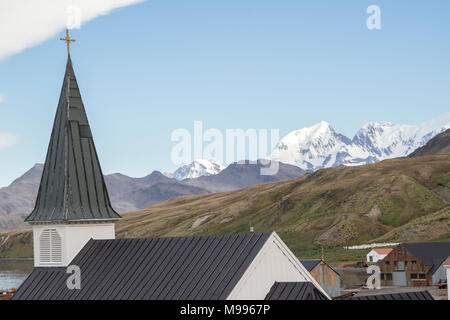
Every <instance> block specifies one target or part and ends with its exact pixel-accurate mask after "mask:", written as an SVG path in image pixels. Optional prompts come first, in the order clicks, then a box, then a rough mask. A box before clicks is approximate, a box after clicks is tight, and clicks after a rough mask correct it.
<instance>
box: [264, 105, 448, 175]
mask: <svg viewBox="0 0 450 320" xmlns="http://www.w3.org/2000/svg"><path fill="white" fill-rule="evenodd" d="M448 128H450V113H446V114H444V115H442V116H441V117H438V118H436V119H432V120H430V121H426V122H423V123H421V124H419V125H415V126H413V125H398V124H393V123H391V122H369V123H367V124H365V125H364V126H363V127H362V128H361V129H359V130H358V131H357V133H356V134H355V136H354V137H353V139H349V138H347V137H346V136H344V135H342V134H340V133H337V132H336V131H335V130H334V129H333V127H332V126H331V125H330V124H329V123H328V122H325V121H322V122H320V123H318V124H316V125H313V126H311V127H305V128H302V129H299V130H295V131H292V132H290V133H289V134H287V135H286V136H285V137H283V138H282V139H281V140H280V141H279V142H278V144H277V145H276V147H275V148H274V150H273V151H272V153H271V159H273V160H279V161H281V162H284V163H288V164H293V165H296V166H299V167H300V168H302V169H304V170H309V171H314V170H317V169H321V168H329V167H335V166H355V165H362V164H370V163H375V162H378V161H382V160H386V159H390V158H397V157H404V156H407V155H408V154H409V153H411V152H413V151H414V150H415V149H417V148H419V147H422V146H423V145H425V144H426V143H427V142H428V141H429V140H430V139H431V138H432V137H434V136H435V135H437V134H439V133H441V132H443V131H445V130H446V129H448Z"/></svg>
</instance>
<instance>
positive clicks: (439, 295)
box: [342, 287, 447, 300]
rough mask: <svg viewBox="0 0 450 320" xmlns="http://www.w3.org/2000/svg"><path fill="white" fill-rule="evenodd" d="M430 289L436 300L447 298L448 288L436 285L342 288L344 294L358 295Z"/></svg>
mask: <svg viewBox="0 0 450 320" xmlns="http://www.w3.org/2000/svg"><path fill="white" fill-rule="evenodd" d="M425 290H428V291H429V292H430V293H431V295H432V296H433V298H434V299H435V300H447V289H441V290H440V289H437V288H436V287H383V288H381V289H379V290H369V289H364V288H360V289H352V290H342V294H345V293H349V292H357V294H356V296H371V295H376V294H389V293H400V292H417V291H425Z"/></svg>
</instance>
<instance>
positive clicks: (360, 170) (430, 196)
mask: <svg viewBox="0 0 450 320" xmlns="http://www.w3.org/2000/svg"><path fill="white" fill-rule="evenodd" d="M449 181H450V155H438V156H427V157H418V158H411V159H409V158H401V159H392V160H386V161H383V162H380V163H376V164H372V165H366V166H361V167H339V168H330V169H323V170H319V171H317V172H315V173H311V174H307V175H305V176H303V177H301V178H298V179H295V180H289V181H283V182H276V183H268V184H263V185H257V186H252V187H249V188H246V189H242V190H238V191H231V192H223V193H214V194H208V195H202V196H187V197H181V198H177V199H173V200H169V201H166V202H163V203H159V204H156V205H153V206H151V207H149V208H147V209H144V210H140V211H136V212H130V213H125V214H123V219H122V220H121V221H120V222H118V223H117V226H116V230H117V234H118V236H119V237H128V238H130V237H156V236H179V235H194V234H195V235H200V234H201V235H204V234H216V233H222V234H223V233H236V232H248V230H249V227H250V225H252V226H253V227H254V229H255V231H258V232H259V231H272V230H275V231H277V232H278V233H279V234H280V236H281V237H282V238H283V240H284V241H286V242H287V244H288V246H289V247H290V248H291V249H293V250H294V252H295V253H296V254H297V255H299V256H302V257H309V256H311V255H313V254H312V252H316V251H314V250H316V249H317V247H318V245H319V244H323V245H324V246H326V248H330V250H334V251H336V250H335V249H332V248H337V247H338V246H342V245H347V244H356V243H365V242H368V241H372V240H374V239H379V240H401V241H414V240H419V239H420V240H421V241H422V240H433V239H440V240H444V239H450V233H449V216H450V209H449V202H450V201H449V200H450V192H449V191H450V188H449V187H450V184H449ZM414 230H417V232H415V231H414ZM0 236H1V235H0ZM334 251H333V252H334ZM0 255H1V248H0ZM314 255H316V254H315V253H314ZM336 260H339V258H338V257H336Z"/></svg>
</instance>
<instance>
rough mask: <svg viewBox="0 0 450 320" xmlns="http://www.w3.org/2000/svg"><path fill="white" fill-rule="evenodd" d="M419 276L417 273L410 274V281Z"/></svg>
mask: <svg viewBox="0 0 450 320" xmlns="http://www.w3.org/2000/svg"><path fill="white" fill-rule="evenodd" d="M418 278H419V276H418V275H417V273H411V279H418Z"/></svg>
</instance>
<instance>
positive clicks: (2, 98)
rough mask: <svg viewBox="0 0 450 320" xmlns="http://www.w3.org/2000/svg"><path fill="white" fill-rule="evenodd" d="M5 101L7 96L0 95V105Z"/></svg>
mask: <svg viewBox="0 0 450 320" xmlns="http://www.w3.org/2000/svg"><path fill="white" fill-rule="evenodd" d="M3 101H5V95H4V94H3V93H0V103H2V102H3Z"/></svg>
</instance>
